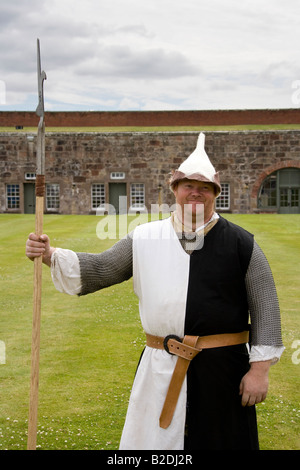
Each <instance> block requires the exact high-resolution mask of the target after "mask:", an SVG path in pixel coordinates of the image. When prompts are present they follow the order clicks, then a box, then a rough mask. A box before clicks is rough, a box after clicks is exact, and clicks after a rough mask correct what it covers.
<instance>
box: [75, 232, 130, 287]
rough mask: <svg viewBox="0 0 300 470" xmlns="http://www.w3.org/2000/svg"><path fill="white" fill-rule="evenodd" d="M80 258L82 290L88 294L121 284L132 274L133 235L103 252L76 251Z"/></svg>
mask: <svg viewBox="0 0 300 470" xmlns="http://www.w3.org/2000/svg"><path fill="white" fill-rule="evenodd" d="M76 254H77V256H78V259H79V265H80V275H81V292H80V294H79V295H86V294H90V293H92V292H95V291H97V290H100V289H104V288H105V287H109V286H112V285H114V284H119V283H120V282H123V281H126V280H127V279H129V278H130V277H131V276H132V235H131V234H129V235H127V236H126V237H125V238H122V240H120V241H118V242H117V243H115V245H113V246H112V247H111V248H109V249H108V250H106V251H104V252H103V253H97V254H93V253H76Z"/></svg>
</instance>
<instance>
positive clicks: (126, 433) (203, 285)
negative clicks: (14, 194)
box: [26, 134, 284, 450]
mask: <svg viewBox="0 0 300 470" xmlns="http://www.w3.org/2000/svg"><path fill="white" fill-rule="evenodd" d="M170 186H171V189H172V191H173V192H174V195H175V198H176V203H177V206H176V211H175V212H174V213H173V214H172V216H171V217H170V218H168V219H164V220H162V221H156V222H151V223H148V224H144V225H140V226H138V227H137V228H136V229H135V230H134V231H133V233H132V234H130V235H129V236H127V237H126V238H125V239H123V240H120V241H119V242H117V243H116V244H115V245H114V246H113V247H112V248H110V249H109V250H107V251H105V252H104V253H101V254H88V253H74V252H72V251H70V250H63V249H60V248H57V249H55V248H53V247H51V246H50V241H49V238H48V237H47V235H43V236H41V237H40V238H38V237H37V236H35V235H34V234H30V236H29V239H28V241H27V248H26V254H27V256H28V257H29V258H30V259H33V258H34V257H35V256H40V255H41V254H42V255H43V262H44V263H46V264H47V265H48V266H51V273H52V278H53V282H54V284H55V286H56V288H57V289H58V290H60V291H62V292H66V293H68V294H73V295H74V294H78V295H85V294H88V293H90V292H94V291H96V290H99V289H102V288H104V287H107V286H109V285H112V284H116V283H119V282H122V281H124V280H126V279H129V278H130V277H131V276H132V275H133V279H134V291H135V293H136V294H137V296H138V297H139V309H140V317H141V322H142V325H143V328H144V330H145V333H146V337H147V346H146V347H145V350H144V352H143V354H142V357H141V360H140V363H139V366H138V369H137V372H136V376H135V380H134V384H133V388H132V392H131V396H130V401H129V406H128V411H127V416H126V421H125V426H124V429H123V433H122V438H121V443H120V449H156V450H158V449H160V450H163V449H165V450H170V449H179V450H180V449H185V450H191V449H198V450H199V449H203V450H225V449H227V450H234V449H236V450H247V449H248V450H249V449H253V450H254V449H258V448H259V445H258V436H257V425H256V411H255V406H254V405H255V404H257V403H260V402H261V401H263V400H264V399H265V397H266V394H267V390H268V372H269V367H270V365H271V364H272V363H275V362H277V361H278V359H279V358H280V356H281V354H282V351H283V349H284V348H283V345H282V340H281V326H280V312H279V306H278V300H277V295H276V289H275V286H274V281H273V277H272V274H271V271H270V268H269V265H268V262H267V260H266V258H265V256H264V255H263V253H262V251H261V249H260V248H259V247H258V245H257V244H256V242H255V241H254V240H253V236H252V235H251V234H249V233H248V232H246V231H245V230H243V229H242V228H241V227H238V226H236V225H234V224H232V223H229V222H228V221H226V220H225V219H223V218H222V217H220V216H219V215H218V214H216V212H215V210H214V208H215V199H216V197H217V196H218V195H219V194H220V191H221V186H220V182H219V176H218V174H217V173H216V172H215V169H214V167H213V165H212V164H211V162H210V160H209V158H208V156H207V154H206V152H205V149H204V135H203V134H200V136H199V138H198V142H197V147H196V149H195V151H194V152H193V153H192V154H191V155H190V156H189V157H188V158H187V160H185V161H184V162H183V163H182V165H181V166H180V167H179V168H178V170H177V171H175V172H174V174H173V176H172V178H171V181H170ZM249 312H250V317H251V331H250V335H251V339H250V346H251V349H250V362H249V354H248V349H247V345H246V343H247V342H248V331H247V330H248V319H249V318H248V317H249Z"/></svg>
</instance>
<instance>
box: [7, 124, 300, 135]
mask: <svg viewBox="0 0 300 470" xmlns="http://www.w3.org/2000/svg"><path fill="white" fill-rule="evenodd" d="M297 129H300V124H244V125H233V126H156V127H141V126H122V127H118V126H114V127H111V126H110V127H105V126H101V127H99V126H98V127H97V126H94V127H89V126H86V127H80V126H78V127H47V122H46V133H49V132H57V133H60V132H81V133H82V132H98V133H100V132H186V131H198V132H200V131H208V132H209V131H251V130H254V131H257V130H261V131H263V130H267V131H268V130H269V131H272V130H297ZM0 132H18V133H20V132H21V133H22V132H29V133H36V132H37V127H24V128H23V129H20V130H16V128H15V127H0Z"/></svg>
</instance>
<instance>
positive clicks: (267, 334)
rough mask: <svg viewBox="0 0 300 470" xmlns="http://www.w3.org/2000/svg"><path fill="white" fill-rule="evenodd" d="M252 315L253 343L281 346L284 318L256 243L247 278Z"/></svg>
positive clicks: (269, 273) (267, 265)
mask: <svg viewBox="0 0 300 470" xmlns="http://www.w3.org/2000/svg"><path fill="white" fill-rule="evenodd" d="M245 283H246V289H247V296H248V305H249V310H250V318H251V345H252V346H255V345H265V346H276V347H281V346H283V344H282V338H281V320H280V310H279V303H278V298H277V292H276V287H275V283H274V279H273V275H272V272H271V269H270V266H269V263H268V261H267V259H266V257H265V255H264V253H263V251H262V250H261V248H260V247H259V246H258V244H257V243H256V242H254V247H253V252H252V256H251V259H250V263H249V266H248V270H247V273H246V278H245Z"/></svg>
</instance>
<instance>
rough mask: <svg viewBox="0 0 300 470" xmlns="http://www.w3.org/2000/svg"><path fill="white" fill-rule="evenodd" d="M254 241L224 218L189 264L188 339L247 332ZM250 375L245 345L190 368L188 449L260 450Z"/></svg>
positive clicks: (202, 356) (218, 351)
mask: <svg viewBox="0 0 300 470" xmlns="http://www.w3.org/2000/svg"><path fill="white" fill-rule="evenodd" d="M252 250H253V237H252V235H251V234H249V233H248V232H246V231H245V230H243V229H242V228H240V227H238V226H236V225H234V224H232V223H230V222H228V221H226V220H225V219H223V218H222V217H220V219H219V221H218V223H217V224H216V225H215V226H214V227H213V228H212V230H211V231H210V232H209V233H208V234H207V235H206V237H205V239H204V245H203V248H202V249H200V250H195V251H194V252H193V253H192V255H191V258H190V275H189V284H188V295H187V306H186V319H185V334H188V335H197V336H203V335H210V334H218V333H235V332H240V331H244V330H246V329H248V315H249V314H248V304H247V294H246V289H245V282H244V279H245V275H246V272H247V268H248V265H249V261H250V258H251V254H252ZM248 370H249V356H248V351H247V348H246V346H245V345H238V346H229V347H222V348H214V349H208V350H203V351H202V352H200V353H199V354H198V355H197V356H196V358H195V359H193V361H192V362H191V364H190V367H189V370H188V374H187V381H188V388H187V390H188V391H187V393H188V395H187V419H186V423H187V426H186V439H185V449H188V450H191V449H197V450H201V449H202V450H247V449H248V450H249V449H258V437H257V425H256V412H255V407H254V406H253V407H242V406H241V397H240V395H239V385H240V381H241V379H242V377H243V376H244V375H245V374H246V373H247V371H248Z"/></svg>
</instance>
